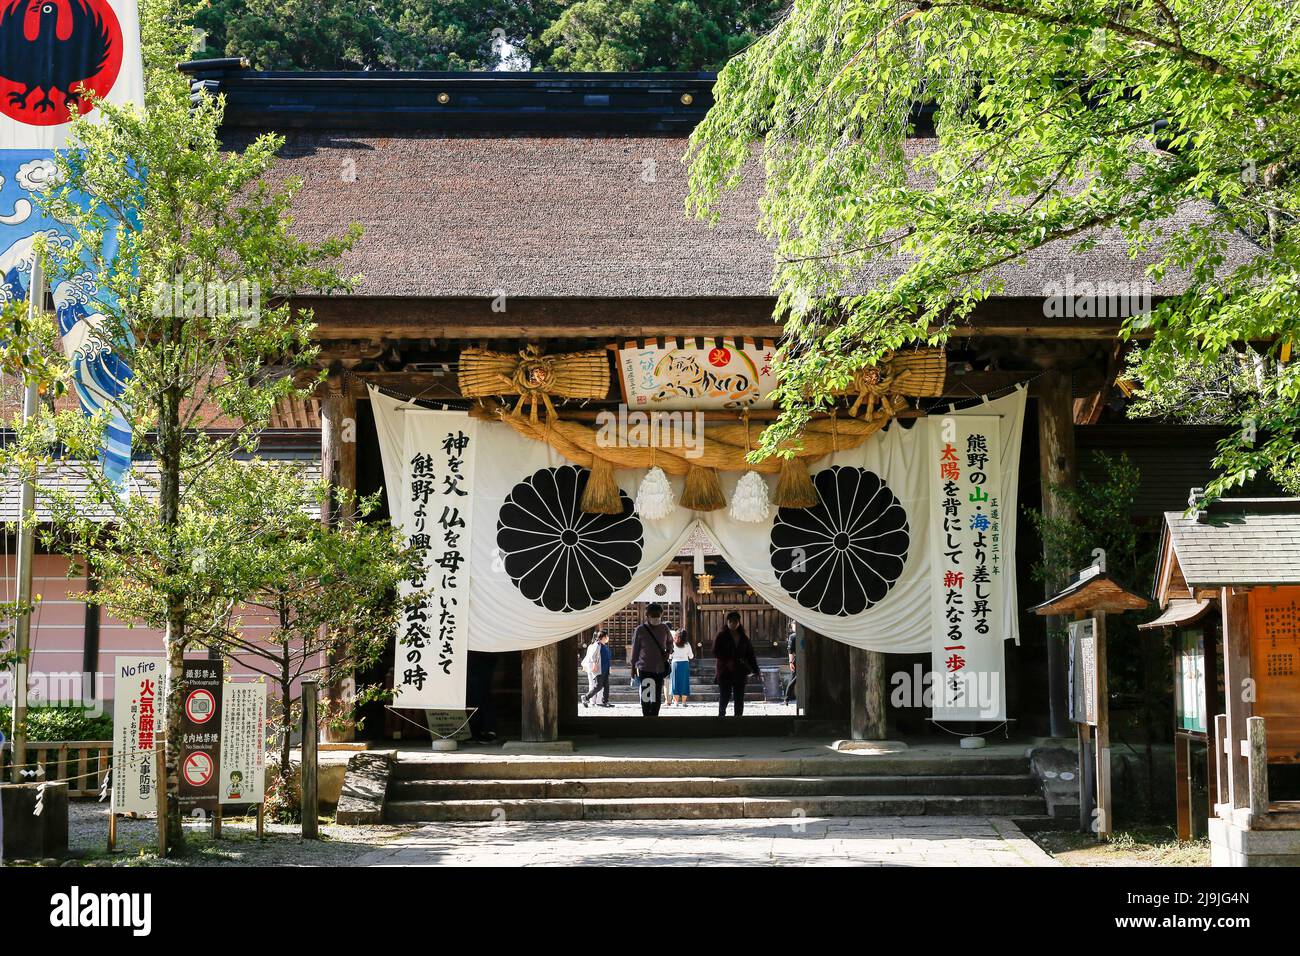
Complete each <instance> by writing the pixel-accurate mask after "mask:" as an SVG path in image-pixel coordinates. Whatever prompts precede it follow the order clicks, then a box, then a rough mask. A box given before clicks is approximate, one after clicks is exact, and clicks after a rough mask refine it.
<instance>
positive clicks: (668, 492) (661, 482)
mask: <svg viewBox="0 0 1300 956" xmlns="http://www.w3.org/2000/svg"><path fill="white" fill-rule="evenodd" d="M675 507H677V499H676V498H674V497H673V486H672V485H670V484H669V483H668V476H667V475H665V474H664V470H663V469H662V468H660V467H659V466H658V465H656V466H655V467H654V468H651V469H650V470H649V471H647V472H646V475H645V477H644V478H642V479H641V487H639V488H638V489H637V491H636V513H637V514H638V515H640V516H641V517H642V518H643V519H644V520H647V521H660V520H662V519H664V518H667V517H668V516H669V515H670V514H672V513H673V508H675Z"/></svg>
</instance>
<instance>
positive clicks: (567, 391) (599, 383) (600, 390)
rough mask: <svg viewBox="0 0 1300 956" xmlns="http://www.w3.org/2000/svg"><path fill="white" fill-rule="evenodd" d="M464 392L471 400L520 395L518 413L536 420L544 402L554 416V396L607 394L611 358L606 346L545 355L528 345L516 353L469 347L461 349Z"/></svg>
mask: <svg viewBox="0 0 1300 956" xmlns="http://www.w3.org/2000/svg"><path fill="white" fill-rule="evenodd" d="M460 393H461V395H463V396H465V397H466V398H488V397H491V396H499V395H500V396H504V395H518V396H519V401H518V402H516V403H515V407H514V410H513V414H515V415H520V416H522V413H523V409H524V408H525V407H527V408H528V414H529V417H530V418H531V419H532V420H533V421H537V409H538V407H539V406H541V407H544V408H545V409H546V414H547V415H551V416H553V415H554V414H555V405H554V404H553V403H552V401H551V399H552V398H580V399H581V398H588V399H591V398H605V397H606V396H607V395H608V394H609V358H608V356H607V355H606V354H605V350H604V349H589V350H587V351H585V352H564V353H561V354H559V355H543V354H542V352H541V349H540V348H539V347H538V346H536V345H529V346H528V347H527V348H525V349H522V350H521V351H520V352H518V353H517V354H515V355H511V354H510V353H509V352H493V351H491V350H489V349H480V348H468V349H464V350H463V351H462V352H461V353H460Z"/></svg>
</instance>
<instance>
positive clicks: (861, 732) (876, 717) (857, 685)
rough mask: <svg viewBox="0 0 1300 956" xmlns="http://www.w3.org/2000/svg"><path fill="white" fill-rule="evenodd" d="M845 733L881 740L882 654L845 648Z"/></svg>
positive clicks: (882, 724)
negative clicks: (847, 720) (846, 671)
mask: <svg viewBox="0 0 1300 956" xmlns="http://www.w3.org/2000/svg"><path fill="white" fill-rule="evenodd" d="M849 693H850V710H849V736H850V737H852V738H853V739H854V740H884V739H885V737H886V736H887V732H886V729H885V724H886V721H885V714H886V710H885V704H886V694H885V655H884V654H882V653H881V652H880V651H866V650H863V649H862V648H860V647H850V648H849Z"/></svg>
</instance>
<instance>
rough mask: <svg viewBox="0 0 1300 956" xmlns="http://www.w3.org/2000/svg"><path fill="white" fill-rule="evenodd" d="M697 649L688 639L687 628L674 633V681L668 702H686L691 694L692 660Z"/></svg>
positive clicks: (670, 686) (671, 684) (669, 691)
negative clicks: (692, 647) (692, 646)
mask: <svg viewBox="0 0 1300 956" xmlns="http://www.w3.org/2000/svg"><path fill="white" fill-rule="evenodd" d="M694 658H695V651H694V650H692V649H691V642H690V641H688V640H687V639H686V631H685V629H683V630H680V631H678V632H677V633H676V634H674V635H673V656H672V682H671V683H670V684H669V686H668V704H669V706H671V705H673V704H685V703H686V698H687V697H689V696H690V695H691V661H692V660H694Z"/></svg>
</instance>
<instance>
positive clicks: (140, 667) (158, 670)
mask: <svg viewBox="0 0 1300 956" xmlns="http://www.w3.org/2000/svg"><path fill="white" fill-rule="evenodd" d="M166 673H167V660H166V658H163V657H116V658H114V659H113V782H112V786H113V810H114V811H115V812H117V813H130V812H135V813H154V812H156V811H157V809H158V769H159V768H158V767H157V766H156V761H155V760H154V753H153V750H154V744H155V742H156V740H157V737H158V734H159V732H160V731H161V730H162V726H163V720H162V712H163V708H164V707H165V706H166V705H165V701H166V695H165V694H164V691H163V678H164V675H165V674H166Z"/></svg>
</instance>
